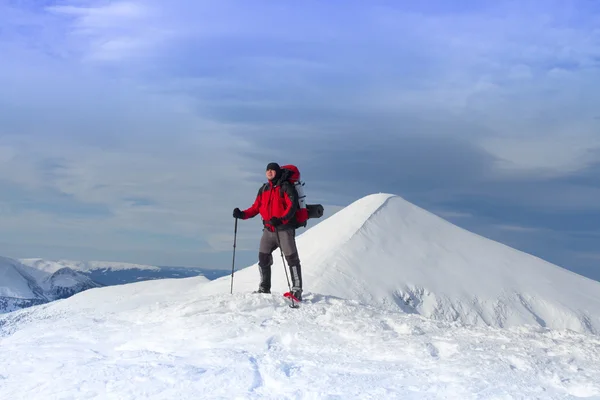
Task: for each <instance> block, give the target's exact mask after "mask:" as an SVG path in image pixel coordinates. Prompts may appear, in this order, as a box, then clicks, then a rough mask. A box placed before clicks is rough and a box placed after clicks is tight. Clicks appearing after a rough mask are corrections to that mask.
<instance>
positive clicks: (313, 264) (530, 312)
mask: <svg viewBox="0 0 600 400" xmlns="http://www.w3.org/2000/svg"><path fill="white" fill-rule="evenodd" d="M297 242H298V249H299V253H300V258H301V262H302V271H303V278H304V286H305V290H308V291H310V292H313V293H322V294H328V295H333V296H337V297H340V298H346V299H351V300H357V301H360V302H362V303H365V304H370V305H377V306H383V307H386V308H391V309H401V310H403V311H405V312H409V313H418V314H420V315H423V316H426V317H428V318H433V319H437V320H445V321H459V322H461V323H467V324H475V325H490V326H494V327H510V326H517V325H523V324H533V325H538V326H543V327H550V328H556V329H572V330H575V331H578V332H591V333H599V332H600V283H599V282H596V281H593V280H590V279H588V278H585V277H582V276H580V275H577V274H575V273H572V272H570V271H568V270H565V269H563V268H560V267H558V266H556V265H553V264H551V263H548V262H546V261H543V260H541V259H539V258H537V257H534V256H532V255H529V254H527V253H524V252H521V251H518V250H515V249H513V248H510V247H508V246H505V245H503V244H500V243H498V242H495V241H492V240H489V239H486V238H484V237H482V236H479V235H477V234H474V233H472V232H469V231H467V230H464V229H462V228H459V227H457V226H455V225H453V224H451V223H449V222H448V221H446V220H443V219H442V218H440V217H438V216H436V215H434V214H432V213H430V212H428V211H426V210H423V209H421V208H419V207H417V206H415V205H413V204H411V203H409V202H407V201H405V200H404V199H402V198H401V197H399V196H395V195H391V194H375V195H371V196H366V197H364V198H362V199H359V200H358V201H356V202H354V203H353V204H351V205H349V206H348V207H346V208H344V209H343V210H341V211H339V212H338V213H337V214H335V215H333V216H331V217H330V218H328V219H327V220H325V221H323V222H321V223H320V224H318V225H316V226H315V227H313V228H311V229H309V230H308V231H306V232H305V233H303V234H302V235H300V236H299V237H298V240H297ZM282 269H283V266H282V264H281V257H280V254H279V252H277V253H275V254H274V265H273V290H274V291H278V292H283V291H286V290H287V282H286V280H285V274H284V271H283V270H282ZM228 284H229V277H223V278H221V279H218V280H215V281H213V282H211V283H210V284H208V285H206V287H205V288H204V292H205V293H207V294H216V293H222V292H223V291H224V290H225V289H226V286H227V285H228ZM257 285H258V271H257V266H256V264H255V265H253V266H251V267H249V268H245V269H243V270H240V271H238V272H237V273H236V275H235V283H234V287H235V288H237V290H239V291H250V290H254V289H255V288H256V287H257Z"/></svg>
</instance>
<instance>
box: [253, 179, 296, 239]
mask: <svg viewBox="0 0 600 400" xmlns="http://www.w3.org/2000/svg"><path fill="white" fill-rule="evenodd" d="M297 208H298V206H297V200H296V193H295V190H294V189H293V188H292V186H291V184H290V183H288V182H287V181H286V182H283V184H279V182H276V183H273V182H272V181H269V182H267V183H265V184H264V185H263V186H262V187H261V188H260V189H259V190H258V194H257V195H256V200H254V204H252V206H251V207H250V208H248V209H246V210H243V212H244V217H243V219H248V218H253V217H255V216H256V215H257V214H258V213H260V216H261V217H262V219H263V224H264V225H265V227H266V228H267V229H269V230H270V231H273V230H274V228H273V226H272V225H271V224H269V223H268V221H269V220H270V219H271V218H273V217H276V218H280V219H281V222H282V223H283V224H282V225H281V226H280V227H279V229H280V230H284V229H289V228H290V227H291V226H290V225H288V223H289V222H290V221H291V219H292V218H293V217H294V215H295V213H296V210H297Z"/></svg>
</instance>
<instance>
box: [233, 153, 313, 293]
mask: <svg viewBox="0 0 600 400" xmlns="http://www.w3.org/2000/svg"><path fill="white" fill-rule="evenodd" d="M266 176H267V179H268V182H267V183H265V184H264V185H263V186H261V188H260V189H259V190H258V194H257V195H256V200H255V201H254V204H252V206H251V207H250V208H248V209H246V210H243V211H241V210H240V209H239V208H236V209H234V210H233V217H234V218H240V219H249V218H254V217H255V216H256V215H257V214H259V213H260V215H261V217H262V219H263V226H264V228H263V234H262V238H261V239H260V246H259V250H258V268H259V272H260V284H259V286H258V290H257V292H258V293H271V265H273V254H272V253H273V251H274V250H276V249H277V248H278V247H281V250H282V251H283V254H284V255H285V258H286V260H287V263H288V266H289V269H290V275H291V277H292V293H291V294H292V295H293V296H294V297H295V298H296V299H297V300H298V301H302V272H301V270H300V258H299V257H298V250H297V248H296V229H295V227H294V226H293V223H294V214H295V213H296V210H297V209H298V201H297V198H296V197H297V194H296V190H295V189H294V187H293V186H292V184H290V183H289V182H288V181H287V179H286V176H284V171H283V170H282V169H281V167H280V166H279V164H277V163H274V162H273V163H269V164H268V165H267V170H266Z"/></svg>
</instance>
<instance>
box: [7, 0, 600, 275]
mask: <svg viewBox="0 0 600 400" xmlns="http://www.w3.org/2000/svg"><path fill="white" fill-rule="evenodd" d="M449 3H450V2H446V1H433V2H427V5H420V4H416V2H409V1H373V2H362V1H361V2H359V1H349V2H346V1H344V2H342V1H331V2H316V1H305V2H290V1H276V2H275V1H253V2H244V1H227V0H225V1H218V2H217V1H212V2H208V1H197V0H171V1H169V2H165V1H159V0H147V1H135V0H133V1H127V2H119V1H86V0H79V1H11V0H9V1H8V2H6V1H5V2H2V3H0V27H1V29H0V54H1V55H2V59H1V60H0V87H2V96H0V183H1V184H2V187H3V190H2V191H0V218H1V221H2V223H1V224H0V254H3V255H6V256H12V257H45V258H71V259H83V260H90V259H100V260H118V261H132V262H138V263H151V264H159V265H190V266H191V265H199V266H209V267H218V268H226V269H227V268H230V265H231V264H230V263H231V250H232V230H233V220H232V218H231V210H232V209H233V208H234V207H247V206H249V205H250V203H251V202H252V199H253V197H254V195H255V193H256V190H257V188H258V186H259V185H260V183H261V182H262V180H263V178H264V167H265V165H266V164H267V163H268V162H270V161H278V162H280V163H295V164H297V165H299V166H300V167H301V169H302V172H303V175H304V177H305V179H306V181H307V182H308V186H307V192H308V194H309V195H310V197H311V201H314V202H322V203H323V204H325V205H327V207H328V211H329V212H330V213H331V212H333V211H335V210H338V209H339V207H342V206H345V205H348V204H349V203H350V202H352V201H354V200H356V199H358V198H360V197H362V196H364V195H367V194H370V193H375V192H391V193H395V194H398V195H401V196H403V197H404V198H405V199H407V200H409V201H411V202H414V203H415V204H417V205H419V206H421V207H423V208H426V209H427V210H430V211H433V212H436V213H438V214H439V215H441V216H443V217H445V218H447V219H448V220H450V221H451V222H453V223H456V224H457V225H459V226H462V227H465V228H467V229H470V230H472V231H474V232H477V233H480V234H482V235H484V236H487V237H489V238H492V239H495V240H499V241H501V242H503V243H506V244H508V245H510V246H513V247H516V248H518V249H520V250H524V251H527V252H530V253H532V254H535V255H537V256H540V257H542V258H544V259H547V260H549V261H551V262H554V263H557V264H559V265H561V266H564V267H566V268H569V269H571V270H573V271H575V272H578V273H581V274H583V275H586V276H589V277H592V278H595V279H600V250H599V248H600V246H599V245H598V244H599V243H600V110H599V109H598V107H597V104H599V102H600V99H599V98H598V97H599V95H598V93H600V90H599V89H600V74H599V69H600V33H599V32H598V28H597V27H598V26H600V9H599V6H597V5H596V3H595V2H593V1H580V2H577V3H574V2H570V1H519V2H516V1H506V2H501V3H500V4H497V2H483V1H466V2H461V3H460V5H456V4H454V5H451V4H449ZM259 236H260V222H259V221H258V220H254V221H247V222H244V224H242V225H241V226H240V232H239V247H238V251H239V256H238V258H237V260H239V261H238V262H239V263H240V266H245V265H248V264H250V263H253V262H254V261H255V259H256V247H257V243H258V239H259Z"/></svg>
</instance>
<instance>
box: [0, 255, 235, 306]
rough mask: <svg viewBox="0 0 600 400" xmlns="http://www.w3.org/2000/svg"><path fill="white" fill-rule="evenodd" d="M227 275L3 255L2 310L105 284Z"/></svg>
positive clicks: (0, 261) (0, 276) (0, 273)
mask: <svg viewBox="0 0 600 400" xmlns="http://www.w3.org/2000/svg"><path fill="white" fill-rule="evenodd" d="M227 274H228V272H227V271H224V270H212V269H203V268H186V267H158V266H152V265H141V264H130V263H116V262H103V261H70V260H58V261H50V260H43V259H40V258H28V259H20V260H14V259H11V258H6V257H0V313H6V312H11V311H15V310H18V309H21V308H26V307H30V306H34V305H38V304H43V303H47V302H49V301H53V300H58V299H64V298H67V297H70V296H73V295H74V294H76V293H79V292H82V291H84V290H88V289H92V288H96V287H101V286H113V285H121V284H126V283H133V282H139V281H145V280H154V279H169V278H170V279H175V278H189V277H194V276H200V275H202V276H205V277H206V278H207V279H211V280H212V279H216V278H219V277H221V276H224V275H227Z"/></svg>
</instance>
